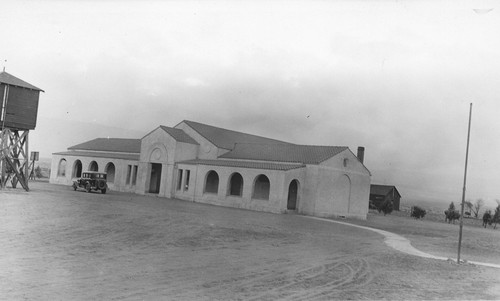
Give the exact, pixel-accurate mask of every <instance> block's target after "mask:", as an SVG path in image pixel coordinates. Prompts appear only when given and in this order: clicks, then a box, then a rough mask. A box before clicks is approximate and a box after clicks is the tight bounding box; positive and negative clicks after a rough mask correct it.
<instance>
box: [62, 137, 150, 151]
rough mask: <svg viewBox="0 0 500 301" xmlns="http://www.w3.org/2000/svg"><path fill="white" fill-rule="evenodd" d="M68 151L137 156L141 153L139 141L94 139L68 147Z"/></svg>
mask: <svg viewBox="0 0 500 301" xmlns="http://www.w3.org/2000/svg"><path fill="white" fill-rule="evenodd" d="M68 150H88V151H99V152H121V153H137V154H139V153H140V152H141V140H140V139H122V138H96V139H94V140H90V141H87V142H84V143H81V144H77V145H73V146H71V147H68Z"/></svg>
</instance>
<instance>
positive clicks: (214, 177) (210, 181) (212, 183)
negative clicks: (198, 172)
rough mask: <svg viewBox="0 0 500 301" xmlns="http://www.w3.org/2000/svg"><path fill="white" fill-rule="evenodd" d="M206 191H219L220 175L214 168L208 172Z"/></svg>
mask: <svg viewBox="0 0 500 301" xmlns="http://www.w3.org/2000/svg"><path fill="white" fill-rule="evenodd" d="M205 192H206V193H215V194H217V193H218V192H219V175H218V174H217V173H216V172H215V171H213V170H211V171H209V172H208V174H207V179H206V181H205Z"/></svg>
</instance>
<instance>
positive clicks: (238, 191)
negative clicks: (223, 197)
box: [228, 172, 243, 196]
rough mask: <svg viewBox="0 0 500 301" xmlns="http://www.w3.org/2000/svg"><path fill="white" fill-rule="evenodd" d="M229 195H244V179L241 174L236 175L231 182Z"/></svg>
mask: <svg viewBox="0 0 500 301" xmlns="http://www.w3.org/2000/svg"><path fill="white" fill-rule="evenodd" d="M228 194H229V195H235V196H242V195H243V177H242V176H241V175H240V174H239V173H237V172H236V173H234V174H233V175H232V176H231V178H230V180H229V191H228Z"/></svg>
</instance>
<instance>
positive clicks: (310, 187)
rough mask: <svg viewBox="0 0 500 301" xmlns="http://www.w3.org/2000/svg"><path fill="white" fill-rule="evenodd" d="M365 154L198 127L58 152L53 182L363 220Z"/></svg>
mask: <svg viewBox="0 0 500 301" xmlns="http://www.w3.org/2000/svg"><path fill="white" fill-rule="evenodd" d="M363 155H364V148H361V147H360V148H358V154H357V155H355V154H354V153H353V152H352V151H351V150H350V149H349V148H348V147H342V146H314V145H297V144H292V143H288V142H284V141H279V140H275V139H270V138H266V137H261V136H256V135H251V134H246V133H241V132H237V131H232V130H228V129H222V128H219V127H215V126H210V125H206V124H202V123H198V122H193V121H186V120H185V121H182V122H181V123H179V124H177V125H176V126H174V127H166V126H159V127H158V128H156V129H154V130H153V131H151V132H150V133H148V134H147V135H145V136H144V137H143V138H141V139H116V138H110V139H109V138H97V139H94V140H91V141H87V142H84V143H82V144H78V145H75V146H72V147H69V148H68V149H67V151H65V152H59V153H54V154H53V158H52V168H51V175H50V182H51V183H55V184H64V185H71V184H72V180H73V179H74V178H77V177H79V176H80V175H81V173H82V171H85V170H93V171H100V172H106V173H107V174H108V185H109V188H110V190H111V191H113V190H115V191H123V192H133V193H137V194H153V195H157V196H160V197H167V198H177V199H181V200H186V201H193V202H201V203H209V204H214V205H221V206H229V207H237V208H245V209H250V210H257V211H266V212H273V213H284V212H288V211H296V212H298V213H301V214H307V215H314V216H321V217H335V216H336V217H338V216H342V217H352V218H360V219H365V218H366V214H367V212H368V200H369V194H370V178H371V175H370V172H369V171H368V169H367V168H366V167H365V166H364V165H363V162H362V161H363Z"/></svg>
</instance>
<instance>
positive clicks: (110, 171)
mask: <svg viewBox="0 0 500 301" xmlns="http://www.w3.org/2000/svg"><path fill="white" fill-rule="evenodd" d="M105 172H106V174H107V175H106V179H107V182H108V183H112V184H114V183H115V165H114V164H113V163H112V162H109V163H108V165H106V169H105Z"/></svg>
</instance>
